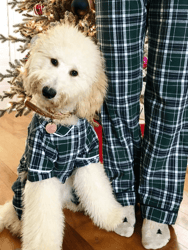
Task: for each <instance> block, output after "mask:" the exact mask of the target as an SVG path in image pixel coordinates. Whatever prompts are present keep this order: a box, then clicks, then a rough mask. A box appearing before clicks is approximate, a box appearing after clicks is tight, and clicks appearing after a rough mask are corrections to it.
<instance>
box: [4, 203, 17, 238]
mask: <svg viewBox="0 0 188 250" xmlns="http://www.w3.org/2000/svg"><path fill="white" fill-rule="evenodd" d="M4 228H6V229H8V230H9V231H10V232H11V233H12V234H13V235H16V236H20V234H21V221H20V220H19V219H18V216H17V213H16V211H15V209H14V207H13V204H12V201H9V202H7V203H5V204H4V205H2V206H0V232H2V231H3V229H4Z"/></svg>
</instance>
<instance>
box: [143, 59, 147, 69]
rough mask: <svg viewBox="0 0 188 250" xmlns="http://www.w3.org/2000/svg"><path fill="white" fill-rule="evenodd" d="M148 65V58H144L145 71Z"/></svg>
mask: <svg viewBox="0 0 188 250" xmlns="http://www.w3.org/2000/svg"><path fill="white" fill-rule="evenodd" d="M147 64H148V59H147V57H146V56H144V58H143V68H144V69H145V68H146V67H147Z"/></svg>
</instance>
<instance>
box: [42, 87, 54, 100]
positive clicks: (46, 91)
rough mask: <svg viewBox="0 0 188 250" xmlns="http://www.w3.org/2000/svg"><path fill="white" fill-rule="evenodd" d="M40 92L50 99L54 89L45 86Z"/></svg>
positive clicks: (52, 96)
mask: <svg viewBox="0 0 188 250" xmlns="http://www.w3.org/2000/svg"><path fill="white" fill-rule="evenodd" d="M42 94H43V96H45V97H46V98H48V99H52V98H54V97H55V95H56V91H55V89H52V88H48V87H47V86H46V87H44V88H43V89H42Z"/></svg>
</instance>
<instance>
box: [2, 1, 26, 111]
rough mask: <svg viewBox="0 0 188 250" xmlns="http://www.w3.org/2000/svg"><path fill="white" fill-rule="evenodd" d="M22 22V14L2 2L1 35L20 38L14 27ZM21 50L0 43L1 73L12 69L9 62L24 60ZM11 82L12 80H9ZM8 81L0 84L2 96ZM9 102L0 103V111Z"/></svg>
mask: <svg viewBox="0 0 188 250" xmlns="http://www.w3.org/2000/svg"><path fill="white" fill-rule="evenodd" d="M21 21H22V14H19V13H18V12H15V9H11V6H10V5H8V0H1V8H0V34H3V35H4V36H8V35H13V36H15V37H18V36H19V33H14V29H15V28H13V25H14V24H17V23H20V22H21ZM18 48H19V44H18V43H15V44H14V43H11V42H5V43H1V42H0V72H1V73H2V74H6V73H7V72H6V69H10V67H9V62H10V61H11V62H14V60H15V59H20V58H23V57H24V56H25V55H24V54H22V53H20V52H18V51H17V49H18ZM7 80H10V79H7ZM7 80H6V79H5V80H3V81H2V82H0V94H2V92H3V91H4V90H8V89H9V86H10V85H9V84H8V83H7ZM7 102H8V100H4V101H3V102H0V109H3V108H5V107H6V106H7Z"/></svg>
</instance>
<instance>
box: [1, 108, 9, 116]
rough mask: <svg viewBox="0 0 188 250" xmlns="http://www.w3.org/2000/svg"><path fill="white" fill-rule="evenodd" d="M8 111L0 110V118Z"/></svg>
mask: <svg viewBox="0 0 188 250" xmlns="http://www.w3.org/2000/svg"><path fill="white" fill-rule="evenodd" d="M7 110H8V109H1V110H0V117H2V116H4V114H5V113H6V112H7Z"/></svg>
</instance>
